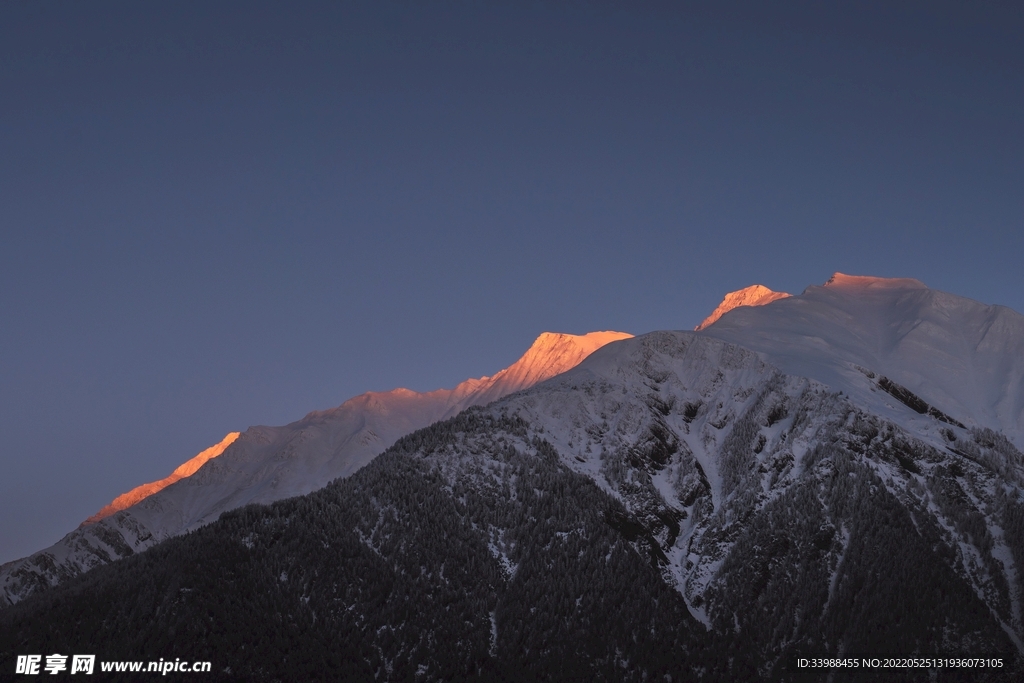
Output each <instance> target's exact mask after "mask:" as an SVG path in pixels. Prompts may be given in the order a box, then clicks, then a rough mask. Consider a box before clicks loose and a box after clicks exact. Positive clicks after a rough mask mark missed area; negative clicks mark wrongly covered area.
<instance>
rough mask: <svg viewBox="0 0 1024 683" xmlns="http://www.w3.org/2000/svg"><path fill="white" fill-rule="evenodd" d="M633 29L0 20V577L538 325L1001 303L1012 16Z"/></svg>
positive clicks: (761, 6) (1014, 70)
mask: <svg viewBox="0 0 1024 683" xmlns="http://www.w3.org/2000/svg"><path fill="white" fill-rule="evenodd" d="M636 4H641V5H642V6H641V7H629V8H627V7H626V3H601V2H579V3H571V2H566V3H523V2H517V3H508V4H500V3H470V2H465V3H386V2H373V3H365V4H358V5H350V4H349V3H317V2H305V3H300V4H299V6H298V7H295V6H294V4H288V3H275V4H264V3H257V2H239V3H228V2H210V3H207V2H196V3H160V4H159V5H158V4H157V3H137V2H124V3H105V2H90V3H70V2H65V3H50V2H42V3H35V2H7V3H3V4H0V459H2V472H3V475H2V477H0V520H3V521H2V523H0V561H6V560H10V559H13V558H15V557H19V556H22V555H25V554H27V553H29V552H31V551H34V550H37V549H39V548H41V547H43V546H45V545H48V544H50V543H52V542H54V541H56V540H57V539H58V538H59V537H60V536H61V535H63V533H65V532H66V531H69V530H71V529H72V528H74V527H75V526H76V525H77V524H78V523H79V522H80V521H81V520H82V519H84V518H85V517H86V516H88V515H90V514H92V513H94V512H95V511H96V510H97V509H99V508H100V507H101V506H102V505H103V504H105V503H107V502H109V501H110V499H112V498H113V497H114V496H115V495H117V494H118V493H121V492H123V491H125V490H127V489H129V488H131V487H132V486H134V485H137V484H139V483H142V482H145V481H149V480H153V479H157V478H160V477H163V476H165V475H166V474H168V473H169V472H170V471H171V470H172V469H173V468H174V467H175V466H176V465H177V464H179V463H180V462H181V461H183V460H185V459H187V458H189V457H191V456H192V455H194V454H195V453H197V452H198V451H199V450H201V449H203V448H205V447H206V446H209V445H211V444H213V443H215V442H217V441H219V440H220V439H221V437H222V436H223V435H224V434H225V433H226V432H228V431H231V430H239V429H245V428H246V427H247V426H249V425H251V424H261V423H262V424H282V423H285V422H289V421H292V420H294V419H297V418H299V417H301V416H302V415H304V414H305V413H306V412H308V411H310V410H313V409H322V408H326V407H329V406H333V405H336V404H338V403H341V402H342V401H344V400H345V399H347V398H349V397H351V396H353V395H356V394H358V393H361V392H363V391H367V390H386V389H391V388H393V387H395V386H407V387H410V388H412V389H417V390H429V389H434V388H437V387H441V386H453V385H454V384H456V383H457V382H459V381H461V380H462V379H465V378H467V377H470V376H479V375H484V374H492V373H493V372H495V371H497V370H498V369H500V368H502V367H504V366H506V365H508V364H509V363H511V362H512V361H514V360H515V358H516V357H518V355H519V354H520V353H521V352H522V351H523V350H525V349H526V348H527V346H529V344H530V342H531V341H532V340H533V338H534V337H535V336H536V335H538V334H539V333H540V332H542V331H545V330H551V331H564V332H574V333H582V332H587V331H591V330H598V329H615V330H624V331H629V332H634V333H641V332H646V331H650V330H654V329H665V328H674V329H678V328H692V327H693V326H694V325H695V324H696V323H697V322H699V321H700V320H701V319H702V318H703V317H704V316H705V315H706V314H707V313H708V312H710V310H711V309H713V308H714V307H715V305H716V304H717V303H718V301H719V299H720V298H721V296H722V295H723V294H724V293H725V292H726V291H729V290H734V289H738V288H740V287H743V286H746V285H749V284H752V283H755V282H759V283H762V284H765V285H767V286H769V287H771V288H773V289H779V290H786V291H790V292H794V293H795V292H799V291H801V290H802V289H803V288H804V287H805V286H807V285H809V284H820V283H821V282H823V281H824V280H826V279H827V278H828V277H829V275H831V273H832V272H833V271H843V272H848V273H854V274H870V275H882V276H904V277H916V278H918V279H920V280H923V281H924V282H925V283H926V284H928V285H930V286H932V287H935V288H938V289H943V290H946V291H951V292H954V293H957V294H962V295H965V296H969V297H972V298H974V299H978V300H980V301H983V302H986V303H1000V304H1005V305H1008V306H1011V307H1013V308H1015V309H1016V310H1018V311H1024V268H1022V267H1021V256H1022V254H1024V190H1022V188H1024V132H1022V131H1024V44H1022V38H1021V36H1022V35H1024V15H1022V10H1021V5H1019V4H1018V5H1017V6H1016V8H1013V7H1011V6H1010V5H1011V3H1000V4H1001V5H1002V7H1001V8H999V9H994V8H990V9H979V8H977V7H972V6H970V5H968V4H966V3H965V4H960V5H954V4H944V3H937V2H928V3H921V4H920V5H918V6H915V5H914V4H912V3H877V4H873V3H856V4H855V5H853V4H851V5H845V6H843V7H838V8H837V7H836V6H835V4H834V3H806V4H803V3H782V4H779V3H748V4H729V3H722V2H714V3H701V4H695V5H685V6H684V5H672V6H662V5H657V4H651V3H630V5H636ZM768 5H771V7H770V8H769V7H767V6H768Z"/></svg>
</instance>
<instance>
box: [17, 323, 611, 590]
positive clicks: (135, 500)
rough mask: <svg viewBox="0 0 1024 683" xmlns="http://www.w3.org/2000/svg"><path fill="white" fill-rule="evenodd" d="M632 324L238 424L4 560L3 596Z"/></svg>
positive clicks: (423, 419)
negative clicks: (412, 386) (75, 524)
mask: <svg viewBox="0 0 1024 683" xmlns="http://www.w3.org/2000/svg"><path fill="white" fill-rule="evenodd" d="M630 336H631V335H629V334H626V333H623V332H591V333H589V334H585V335H571V334H557V333H550V332H545V333H543V334H541V335H540V336H539V337H538V338H537V339H536V341H535V342H534V343H533V345H532V346H531V347H530V348H529V349H528V350H527V352H526V353H525V354H524V355H523V356H522V357H521V358H520V359H519V360H517V361H516V362H515V363H514V364H512V365H511V366H509V367H508V368H505V369H504V370H501V371H500V372H498V373H497V374H495V375H493V376H491V377H481V378H479V379H470V380H467V381H465V382H462V383H461V384H459V385H458V386H456V387H455V388H454V389H439V390H437V391H431V392H427V393H418V392H415V391H410V390H408V389H395V390H393V391H388V392H369V393H366V394H362V395H360V396H356V397H355V398H352V399H350V400H348V401H346V402H345V403H343V404H341V405H340V406H338V407H336V408H332V409H330V410H325V411H317V412H312V413H310V414H308V415H306V416H305V417H304V418H302V419H301V420H298V421H297V422H293V423H291V424H289V425H285V426H282V427H262V426H260V427H250V428H249V429H247V430H246V431H245V432H242V433H241V434H239V433H237V432H232V433H230V434H228V435H227V436H226V437H225V438H224V439H223V440H222V441H221V442H220V443H219V444H217V445H215V446H211V447H210V448H208V449H206V450H204V451H203V452H202V453H200V454H199V455H197V456H195V457H194V458H192V459H190V460H188V461H187V462H186V463H184V464H183V465H181V466H180V467H178V468H177V469H176V470H175V471H174V473H172V474H171V475H170V476H169V477H167V478H165V479H162V480H159V481H156V482H152V483H149V484H144V485H142V486H139V487H137V488H135V489H133V490H132V491H129V492H127V493H125V494H122V495H121V496H118V497H117V498H116V499H115V500H114V501H112V502H111V503H110V504H109V505H107V506H105V507H104V508H103V509H102V510H100V511H99V512H98V513H97V514H96V515H93V516H92V517H90V518H89V519H88V520H86V521H85V522H83V524H82V526H80V527H79V528H78V529H76V530H75V531H73V532H71V533H69V534H68V535H66V536H65V537H64V538H62V539H61V540H60V541H58V542H57V543H56V544H54V545H53V546H50V547H49V548H46V549H44V550H41V551H39V552H37V553H34V554H33V555H30V556H29V557H27V558H23V559H20V560H15V561H13V562H9V563H7V564H5V565H3V566H2V567H0V605H3V604H5V603H6V604H10V603H14V602H17V601H18V600H21V599H22V598H24V597H25V596H27V595H30V594H31V593H33V592H36V591H38V590H42V589H45V588H48V587H50V586H53V585H56V584H58V583H61V582H63V581H65V580H67V579H68V578H71V577H74V576H77V575H78V574H81V573H82V572H85V571H88V570H89V569H92V568H93V567H96V566H99V565H103V564H107V563H109V562H111V561H113V560H116V559H120V558H122V557H126V556H129V555H132V554H134V553H136V552H139V551H141V550H144V549H146V548H148V547H150V546H152V545H154V544H156V543H159V542H160V541H162V540H164V539H166V538H169V537H171V536H175V535H177V534H181V533H184V532H187V531H189V530H191V529H194V528H196V527H199V526H202V525H204V524H207V523H209V522H211V521H213V520H215V519H217V518H218V517H219V516H220V515H221V513H223V512H224V511H226V510H231V509H234V508H237V507H240V506H242V505H247V504H249V503H270V502H272V501H275V500H280V499H282V498H287V497H290V496H296V495H301V494H305V493H309V492H310V491H313V490H316V489H318V488H320V487H322V486H324V485H325V484H326V483H328V482H329V481H331V480H332V479H335V478H337V477H345V476H348V475H351V474H352V473H353V472H355V471H356V470H358V469H359V468H360V467H362V466H363V465H365V464H366V463H368V462H369V461H370V460H372V459H373V458H374V457H375V456H377V455H378V454H380V453H381V452H383V451H384V450H385V449H386V448H388V447H389V446H391V445H392V444H393V443H394V442H395V441H396V440H397V439H398V438H399V437H401V436H403V435H405V434H408V433H410V432H413V431H415V430H417V429H420V428H423V427H426V426H427V425H429V424H431V423H433V422H436V421H438V420H441V419H445V418H448V417H451V416H453V415H455V414H457V413H459V412H461V411H462V410H464V409H466V408H468V407H470V406H477V405H484V404H487V403H490V402H491V401H494V400H496V399H498V398H501V397H503V396H505V395H508V394H510V393H513V392H516V391H520V390H522V389H525V388H528V387H530V386H532V385H534V384H536V383H537V382H540V381H543V380H545V379H548V378H550V377H553V376H555V375H557V374H559V373H561V372H564V371H566V370H568V369H570V368H572V367H573V366H575V365H577V364H578V363H579V362H580V361H582V360H583V359H584V358H586V357H587V356H588V355H590V354H591V353H592V352H593V351H595V350H596V349H598V348H600V347H602V346H604V345H605V344H608V343H610V342H613V341H618V340H621V339H625V338H628V337H630Z"/></svg>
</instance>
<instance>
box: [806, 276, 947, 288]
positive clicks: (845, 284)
mask: <svg viewBox="0 0 1024 683" xmlns="http://www.w3.org/2000/svg"><path fill="white" fill-rule="evenodd" d="M824 286H825V287H829V288H832V289H875V290H877V289H928V287H927V285H925V284H924V283H923V282H921V281H920V280H915V279H913V278H909V277H871V276H868V275H845V274H844V273H838V272H837V273H833V274H832V277H830V278H829V279H828V282H826V283H825V285H824Z"/></svg>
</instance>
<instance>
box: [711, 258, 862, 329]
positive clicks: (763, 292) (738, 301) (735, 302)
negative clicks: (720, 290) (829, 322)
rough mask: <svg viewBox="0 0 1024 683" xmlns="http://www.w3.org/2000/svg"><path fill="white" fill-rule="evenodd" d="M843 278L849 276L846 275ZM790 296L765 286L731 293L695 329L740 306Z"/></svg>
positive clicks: (756, 286) (761, 304)
mask: <svg viewBox="0 0 1024 683" xmlns="http://www.w3.org/2000/svg"><path fill="white" fill-rule="evenodd" d="M836 275H839V273H836ZM836 275H833V276H832V277H833V278H835V277H836ZM843 277H847V276H845V275H844V276H843ZM830 282H831V280H830ZM788 296H790V295H789V294H787V293H785V292H773V291H772V290H770V289H768V288H767V287H765V286H764V285H751V286H749V287H744V288H743V289H739V290H736V291H735V292H729V293H728V294H726V295H725V298H724V299H722V303H720V304H718V308H716V309H715V310H714V311H712V312H711V315H709V316H708V317H707V318H705V319H704V322H702V323H701V324H700V325H697V327H695V328H694V329H695V330H696V331H697V332H700V331H701V330H703V329H704V328H705V327H708V326H709V325H712V324H714V322H715V321H716V320H718V319H719V318H721V317H722V316H723V315H725V314H726V313H728V312H729V311H731V310H732V309H734V308H739V307H740V306H764V305H765V304H770V303H771V302H773V301H778V300H779V299H785V298H786V297H788Z"/></svg>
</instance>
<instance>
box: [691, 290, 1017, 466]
mask: <svg viewBox="0 0 1024 683" xmlns="http://www.w3.org/2000/svg"><path fill="white" fill-rule="evenodd" d="M702 334H705V335H708V336H713V337H715V338H717V339H722V340H724V341H729V342H732V343H734V344H739V345H741V346H743V347H744V348H747V349H751V350H753V351H757V352H758V353H760V354H762V357H763V358H764V359H765V360H767V361H768V362H770V363H771V364H772V365H774V366H775V367H778V368H779V369H780V370H782V371H783V372H786V373H787V374H790V375H794V376H798V377H809V378H812V379H815V380H818V381H819V382H822V383H823V384H825V385H827V386H829V387H831V388H833V389H835V390H836V391H843V392H846V393H848V394H850V395H851V396H854V397H855V398H856V400H857V401H858V402H860V403H861V404H862V405H864V406H865V407H867V408H869V409H870V410H872V411H876V412H879V413H880V414H884V415H887V416H889V417H892V418H894V419H900V420H901V421H902V423H903V424H906V425H907V426H908V428H912V429H916V428H925V426H926V425H932V423H933V422H934V420H929V418H928V416H927V415H925V414H924V413H921V414H911V415H909V416H908V415H907V413H906V411H905V410H903V408H904V407H905V406H903V405H897V404H898V403H899V400H898V399H897V398H895V397H894V395H893V393H892V392H889V391H886V390H885V386H886V385H889V383H890V382H891V383H895V385H899V386H901V387H905V388H906V389H907V390H909V391H910V392H912V393H913V394H915V395H917V396H918V397H920V398H921V399H923V401H924V402H925V403H927V404H928V406H929V407H934V408H936V409H937V410H938V411H941V412H942V413H944V414H945V415H947V416H949V417H950V418H952V419H954V420H956V421H958V422H962V423H963V424H965V425H967V426H968V427H986V428H989V429H994V430H997V431H1000V432H1002V433H1003V434H1005V435H1006V437H1007V438H1009V439H1010V440H1011V441H1012V442H1013V443H1014V444H1015V445H1016V446H1017V448H1024V316H1021V315H1020V314H1019V313H1017V312H1015V311H1013V310H1011V309H1009V308H1006V307H1004V306H989V305H985V304H981V303H978V302H977V301H972V300H970V299H966V298H964V297H960V296H956V295H953V294H947V293H945V292H939V291H936V290H933V289H929V288H927V287H926V286H925V285H924V284H922V283H921V282H918V281H917V280H911V279H886V278H874V277H857V276H850V275H843V274H841V273H836V274H835V275H834V276H833V277H832V278H831V279H830V280H829V281H828V282H827V283H825V285H824V286H820V287H819V286H812V287H808V288H807V289H806V290H805V291H804V292H803V293H802V294H801V295H800V296H795V297H789V298H782V299H780V300H778V301H774V302H772V303H770V304H769V305H767V306H761V307H740V308H736V309H734V310H732V311H730V312H728V313H726V314H725V315H723V316H722V317H721V319H720V320H718V321H717V322H716V323H714V324H713V325H711V326H709V327H707V328H706V329H704V331H703V332H702ZM872 374H873V375H875V376H872ZM883 377H884V378H886V379H887V380H888V382H882V381H881V379H882V378H883ZM880 385H881V386H880ZM895 393H899V392H898V390H896V392H895ZM919 407H920V406H919ZM924 412H925V413H926V412H927V407H925V408H924ZM932 426H934V425H932Z"/></svg>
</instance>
